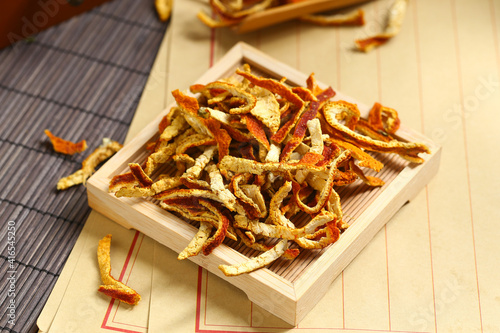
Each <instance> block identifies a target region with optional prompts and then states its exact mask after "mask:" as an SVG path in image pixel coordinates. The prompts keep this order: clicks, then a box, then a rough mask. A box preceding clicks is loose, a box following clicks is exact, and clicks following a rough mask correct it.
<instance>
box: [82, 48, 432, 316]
mask: <svg viewBox="0 0 500 333" xmlns="http://www.w3.org/2000/svg"><path fill="white" fill-rule="evenodd" d="M245 62H246V63H249V64H250V65H251V66H252V68H253V69H255V70H256V71H257V72H260V73H262V74H265V75H267V76H269V77H274V78H281V77H287V78H288V81H287V83H289V84H290V85H305V80H306V78H307V75H305V74H303V73H300V72H298V71H297V70H294V69H293V68H290V67H289V66H287V65H284V64H282V63H280V62H278V61H276V60H274V59H272V58H270V57H269V56H266V55H265V54H263V53H261V52H259V51H258V50H255V49H253V48H252V47H250V46H248V45H246V44H244V43H238V44H236V45H235V46H234V47H233V48H232V49H231V50H230V51H229V52H228V53H227V54H226V55H225V56H224V57H223V58H222V59H221V60H220V61H219V62H218V63H217V64H216V65H215V66H213V67H212V68H211V69H210V70H209V71H207V72H206V73H205V74H204V75H203V76H202V77H201V78H200V79H199V80H198V81H197V82H196V83H205V84H206V83H208V82H211V81H214V80H216V79H218V78H223V77H227V76H230V75H232V74H233V73H234V69H235V68H236V67H240V66H241V65H242V64H243V63H245ZM323 87H326V86H324V85H323ZM172 88H173V89H175V88H177V87H172ZM179 88H183V87H179ZM184 88H187V87H184ZM335 99H344V100H348V101H351V102H355V101H354V100H353V99H352V98H349V97H347V96H344V95H342V94H341V93H338V92H337V95H336V97H335ZM358 106H359V108H360V110H361V111H362V112H368V108H367V107H366V106H363V105H361V104H359V103H358ZM169 109H170V108H167V109H166V110H165V111H164V112H165V113H166V112H168V110H169ZM163 115H164V114H160V115H159V116H158V118H157V119H156V120H154V121H153V122H152V123H150V124H149V125H148V126H147V127H146V128H144V129H143V130H142V131H141V132H140V133H139V134H138V135H137V136H136V137H135V138H134V139H133V140H132V141H130V143H128V144H127V145H125V147H124V148H123V149H122V150H121V151H119V152H118V153H117V154H116V155H115V156H114V157H113V158H111V159H110V160H109V161H108V162H107V163H106V164H105V165H103V166H102V167H101V168H100V169H99V170H98V171H97V172H96V173H95V174H94V175H93V176H92V177H91V178H90V179H89V180H88V184H87V189H88V200H89V205H90V206H91V207H92V208H94V209H96V210H97V211H99V212H101V213H102V214H104V215H105V216H107V217H109V218H111V219H112V220H114V221H116V222H117V223H119V224H121V225H123V226H125V227H127V228H134V229H137V230H139V231H141V232H143V233H144V234H146V235H148V236H149V237H151V238H153V239H155V240H156V241H158V242H160V243H161V244H164V245H165V246H167V247H169V248H171V249H172V250H174V251H176V252H177V253H178V252H180V251H182V250H183V249H184V247H185V246H186V245H187V244H188V243H189V241H190V240H191V239H192V237H193V236H194V234H195V232H196V228H195V227H194V226H193V225H192V224H190V223H189V222H186V221H184V220H183V219H181V218H179V217H177V216H175V215H173V214H171V213H169V212H167V211H165V210H163V209H161V208H160V207H159V206H158V205H157V204H155V203H154V202H152V201H148V200H146V199H142V198H116V197H115V196H114V195H113V194H110V193H108V185H109V182H110V180H111V178H112V177H113V176H114V175H116V174H120V173H123V172H126V171H128V163H129V162H138V163H142V161H144V159H145V158H146V149H145V146H146V144H147V143H148V142H149V141H151V140H153V139H154V138H155V135H157V128H158V127H157V125H158V123H159V121H160V119H161V118H162V117H163ZM397 134H398V136H399V137H400V138H402V139H404V140H409V141H418V142H424V143H426V144H427V145H428V146H429V148H430V150H431V152H432V153H431V154H429V155H425V156H424V158H425V162H424V163H423V164H420V165H414V164H409V163H408V162H406V161H404V160H403V159H401V158H400V157H399V156H396V155H394V154H390V155H389V154H388V155H377V156H376V157H377V158H378V159H380V160H381V161H382V162H383V163H384V164H385V167H384V168H383V169H382V171H380V172H379V173H378V174H377V176H378V177H380V178H382V179H383V180H384V181H385V182H386V184H385V185H384V186H383V187H381V188H375V189H372V188H368V187H367V186H365V185H364V184H362V183H361V182H359V183H358V182H356V183H354V184H351V185H349V186H346V187H343V188H341V189H337V190H338V193H339V195H340V196H341V198H342V199H341V202H342V207H343V210H344V215H345V216H344V217H345V220H346V222H349V223H350V224H351V226H350V227H349V228H348V229H347V230H346V231H345V232H344V233H343V234H342V235H341V237H340V239H339V240H338V241H337V242H336V243H334V244H332V245H330V246H329V247H327V248H326V249H323V250H305V251H302V253H301V254H300V255H299V256H298V257H297V258H296V259H294V260H293V261H287V260H278V261H276V262H274V263H273V264H271V265H269V266H268V267H267V268H263V269H260V270H257V271H255V272H253V273H250V274H244V275H241V276H237V277H229V278H228V277H226V276H224V274H223V273H222V272H221V271H220V270H219V269H218V268H217V267H218V266H219V265H220V264H236V263H239V262H242V261H246V260H247V259H248V256H252V255H253V253H252V252H251V251H249V250H248V248H246V247H245V246H243V245H240V244H238V243H236V242H234V241H227V242H226V241H225V242H224V243H223V244H222V245H221V246H219V247H218V248H216V249H215V250H214V252H213V253H212V254H210V255H209V256H203V255H198V256H196V257H192V258H190V259H191V260H192V261H194V262H195V263H197V264H198V265H200V266H202V267H203V268H205V269H207V270H209V271H210V272H212V273H214V274H215V275H217V276H219V277H221V278H223V279H224V280H226V281H228V282H229V283H231V284H233V285H235V286H236V287H238V288H240V289H241V290H243V291H244V292H245V293H246V294H247V296H248V298H249V299H250V300H251V301H252V302H254V303H256V304H258V305H259V306H261V307H262V308H264V309H266V310H267V311H269V312H271V313H273V314H274V315H276V316H278V317H280V318H282V319H283V320H285V321H286V322H288V323H290V324H293V325H296V324H298V323H299V321H300V320H301V319H303V318H304V316H305V315H306V314H307V313H308V312H309V311H310V310H311V309H312V308H313V307H314V305H315V304H316V303H317V302H318V301H319V299H320V298H321V297H322V296H323V295H324V294H325V292H326V291H327V288H328V287H329V285H330V284H331V283H332V282H333V280H334V279H335V278H336V276H337V275H338V274H339V273H340V272H341V271H342V270H343V269H344V268H345V267H346V266H347V265H348V264H349V263H350V262H351V260H352V259H353V258H354V257H355V256H356V255H357V254H358V253H359V252H360V251H361V250H362V249H363V247H364V246H365V245H366V244H367V243H368V242H369V241H370V240H371V239H372V237H373V236H374V235H375V234H376V233H377V231H378V230H379V229H380V228H381V227H382V226H383V225H384V224H385V223H386V222H387V221H388V220H389V219H390V218H391V217H392V216H393V215H394V214H395V213H396V211H397V210H398V209H399V208H400V207H401V206H403V205H404V204H405V203H406V202H407V201H409V200H410V199H412V198H413V197H414V196H415V195H416V194H417V193H418V192H419V191H420V190H422V188H423V187H424V186H425V185H426V184H427V183H428V182H429V181H430V179H431V178H432V177H433V175H434V174H435V173H436V172H437V170H438V166H439V157H440V147H439V146H438V145H436V144H435V143H433V142H432V141H430V140H429V139H428V138H426V137H425V136H423V135H422V134H419V133H417V132H415V131H412V130H411V129H408V128H405V127H403V126H402V128H401V129H400V130H399V131H398V133H397Z"/></svg>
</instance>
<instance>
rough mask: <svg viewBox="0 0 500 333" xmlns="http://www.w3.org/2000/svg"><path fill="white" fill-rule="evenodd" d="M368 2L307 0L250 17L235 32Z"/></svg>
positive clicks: (248, 30) (364, 0)
mask: <svg viewBox="0 0 500 333" xmlns="http://www.w3.org/2000/svg"><path fill="white" fill-rule="evenodd" d="M367 1H369V0H307V1H301V2H297V3H290V4H287V5H282V6H278V7H273V8H270V9H267V10H264V11H262V12H258V13H255V14H252V15H249V16H248V17H246V18H245V19H244V20H243V21H242V22H241V23H239V24H238V25H237V26H236V27H235V30H236V32H238V33H245V32H250V31H254V30H258V29H261V28H264V27H269V26H271V25H273V24H277V23H281V22H285V21H288V20H292V19H295V18H297V17H300V16H303V15H307V14H313V13H319V12H323V11H327V10H333V9H339V8H344V7H348V6H352V5H356V4H359V3H362V2H367Z"/></svg>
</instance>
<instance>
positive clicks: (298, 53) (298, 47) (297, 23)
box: [295, 21, 301, 70]
mask: <svg viewBox="0 0 500 333" xmlns="http://www.w3.org/2000/svg"><path fill="white" fill-rule="evenodd" d="M300 24H301V23H300V21H296V23H295V39H296V42H297V45H296V46H295V49H296V52H295V54H296V55H297V59H296V62H297V69H298V70H300V28H301V25H300Z"/></svg>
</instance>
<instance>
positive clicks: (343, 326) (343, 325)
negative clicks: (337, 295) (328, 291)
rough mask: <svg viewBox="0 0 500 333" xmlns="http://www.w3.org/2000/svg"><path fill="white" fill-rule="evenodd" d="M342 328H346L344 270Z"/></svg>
mask: <svg viewBox="0 0 500 333" xmlns="http://www.w3.org/2000/svg"><path fill="white" fill-rule="evenodd" d="M341 274H342V328H345V298H344V271H342V273H341Z"/></svg>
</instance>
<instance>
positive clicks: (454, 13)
mask: <svg viewBox="0 0 500 333" xmlns="http://www.w3.org/2000/svg"><path fill="white" fill-rule="evenodd" d="M451 7H452V8H451V17H452V24H453V34H454V39H455V50H456V59H457V74H458V75H457V77H458V87H459V88H458V90H459V95H460V101H461V103H462V105H463V104H464V91H463V77H462V69H461V66H460V62H461V59H460V41H459V38H458V19H457V8H456V4H455V0H453V1H451ZM461 110H462V132H463V139H464V153H465V168H466V170H467V189H468V192H469V193H468V195H469V209H470V224H471V236H472V250H473V255H474V269H475V274H476V288H477V302H478V311H479V323H480V327H481V332H483V316H482V312H481V294H480V292H479V276H478V275H479V274H478V271H477V254H476V235H475V228H474V213H473V207H472V192H471V179H470V167H469V150H468V148H467V126H466V122H465V115H464V113H463V108H461Z"/></svg>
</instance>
